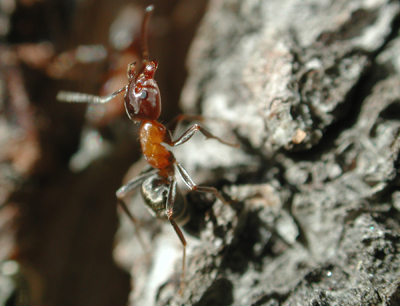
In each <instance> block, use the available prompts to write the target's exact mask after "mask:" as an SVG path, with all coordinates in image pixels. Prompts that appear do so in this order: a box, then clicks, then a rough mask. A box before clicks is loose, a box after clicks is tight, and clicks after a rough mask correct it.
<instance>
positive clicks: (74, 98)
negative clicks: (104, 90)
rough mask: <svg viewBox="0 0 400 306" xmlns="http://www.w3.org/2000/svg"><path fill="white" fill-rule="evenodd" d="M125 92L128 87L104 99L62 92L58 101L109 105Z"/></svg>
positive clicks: (58, 96) (103, 97) (78, 93)
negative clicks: (109, 102)
mask: <svg viewBox="0 0 400 306" xmlns="http://www.w3.org/2000/svg"><path fill="white" fill-rule="evenodd" d="M125 90H126V87H123V88H121V89H118V90H117V91H115V92H113V93H111V94H109V95H107V96H102V97H100V96H95V95H89V94H84V93H80V92H72V91H60V92H59V93H58V94H57V97H56V99H57V100H58V101H62V102H72V103H107V102H108V101H110V100H112V99H114V98H115V97H116V96H117V95H118V94H119V93H120V92H122V91H125Z"/></svg>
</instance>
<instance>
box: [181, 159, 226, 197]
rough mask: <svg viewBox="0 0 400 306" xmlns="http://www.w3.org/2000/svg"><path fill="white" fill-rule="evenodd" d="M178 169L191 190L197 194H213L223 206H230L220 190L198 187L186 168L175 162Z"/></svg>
mask: <svg viewBox="0 0 400 306" xmlns="http://www.w3.org/2000/svg"><path fill="white" fill-rule="evenodd" d="M174 163H175V165H176V167H177V168H178V172H179V174H180V176H181V177H182V180H183V182H184V183H185V184H186V186H188V188H189V189H190V190H193V191H197V192H204V193H213V194H215V196H216V197H217V198H218V199H220V200H221V202H222V203H223V204H228V202H226V201H225V199H224V197H223V196H222V195H221V194H220V193H219V192H218V190H217V189H216V188H214V187H206V186H198V185H196V183H195V182H193V180H192V178H191V177H190V175H189V173H188V172H187V171H186V169H185V168H183V167H182V165H181V164H180V163H178V162H177V161H174Z"/></svg>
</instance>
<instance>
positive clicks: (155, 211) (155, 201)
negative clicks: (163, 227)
mask: <svg viewBox="0 0 400 306" xmlns="http://www.w3.org/2000/svg"><path fill="white" fill-rule="evenodd" d="M169 192H170V183H169V181H168V180H166V179H165V178H162V177H160V176H159V175H158V174H154V175H152V176H150V177H149V178H147V179H146V180H145V181H144V182H143V184H142V187H141V193H142V197H143V200H144V202H145V204H146V207H147V208H148V209H149V211H150V213H151V214H152V215H153V216H154V217H157V218H166V217H167V216H166V214H165V210H166V208H167V207H166V203H168V195H169ZM175 192H176V199H175V203H174V212H173V215H172V217H173V218H174V219H175V220H176V222H177V223H178V224H179V225H181V226H182V225H185V224H186V223H187V222H188V221H189V219H190V215H189V211H188V209H187V203H186V197H184V196H183V195H182V194H181V193H180V192H179V189H178V188H176V190H175Z"/></svg>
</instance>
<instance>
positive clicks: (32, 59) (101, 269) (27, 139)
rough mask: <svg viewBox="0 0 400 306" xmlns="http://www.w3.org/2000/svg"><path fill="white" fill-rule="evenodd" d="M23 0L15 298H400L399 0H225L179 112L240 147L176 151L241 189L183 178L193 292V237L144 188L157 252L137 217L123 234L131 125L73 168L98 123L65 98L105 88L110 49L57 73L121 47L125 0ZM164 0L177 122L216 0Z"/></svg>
mask: <svg viewBox="0 0 400 306" xmlns="http://www.w3.org/2000/svg"><path fill="white" fill-rule="evenodd" d="M11 2H12V1H8V2H7V1H0V3H1V5H2V10H3V11H4V12H2V15H1V16H0V17H1V18H2V20H3V21H4V20H6V21H8V22H9V25H10V28H7V27H4V24H7V23H4V22H3V23H1V24H2V25H3V26H2V27H0V35H1V36H2V41H3V42H4V43H3V44H2V45H1V48H0V81H1V82H0V133H1V135H0V144H1V146H0V203H1V206H0V207H1V209H0V230H1V231H0V243H1V245H0V305H7V306H10V305H28V304H29V305H57V306H58V305H124V304H125V303H126V301H127V300H129V302H128V303H129V305H146V306H148V305H149V306H150V305H196V306H202V305H207V306H209V305H222V306H228V305H268V306H275V305H313V306H314V305H399V304H400V255H399V254H400V253H399V247H400V245H399V244H400V240H399V235H400V232H399V228H400V227H399V219H400V218H399V217H400V192H399V191H398V189H399V188H398V187H399V176H398V170H399V162H398V157H399V149H400V104H399V103H400V55H399V52H398V50H399V48H400V36H399V29H400V4H399V2H398V1H390V0H364V1H361V0H359V1H356V0H335V1H328V0H314V1H311V0H310V1H304V0H281V1H273V0H270V1H260V0H242V1H239V0H210V2H209V3H208V8H207V10H206V13H205V15H204V18H203V20H202V22H201V25H200V28H199V30H198V32H197V34H196V37H195V40H194V41H193V43H192V45H191V49H190V52H189V57H188V58H187V62H186V63H187V67H188V70H189V74H188V78H187V80H186V84H185V86H184V89H183V91H182V94H181V107H182V109H183V110H184V112H186V113H191V114H203V115H204V116H205V117H206V120H205V121H204V125H205V126H206V127H207V128H209V129H210V130H211V131H212V132H214V133H215V134H216V135H218V136H219V137H221V138H223V139H226V140H228V141H232V142H235V141H236V142H238V143H240V148H231V147H227V146H224V145H221V144H219V143H217V142H216V141H215V140H207V141H205V140H204V137H203V136H202V135H197V136H195V137H194V138H193V139H191V140H190V141H188V142H187V143H185V144H184V145H182V146H181V147H178V148H174V154H175V156H176V157H177V160H179V162H180V163H181V164H182V165H183V166H184V167H185V168H186V169H187V170H188V172H189V173H190V175H191V176H192V178H193V180H194V181H195V182H196V183H198V184H200V185H209V186H215V187H217V188H218V189H219V190H220V191H221V192H222V193H223V194H224V196H225V197H226V199H227V200H229V204H228V205H224V204H222V203H221V202H220V201H215V199H214V197H213V196H211V195H209V194H199V193H193V192H187V188H186V186H184V185H181V186H180V189H181V191H182V193H183V194H184V195H185V196H186V198H187V201H188V203H189V209H190V211H191V216H192V218H191V220H190V222H189V223H188V224H186V225H185V226H184V230H185V237H186V238H187V242H188V248H187V266H186V281H185V285H186V286H185V288H184V290H183V292H182V295H179V294H178V291H179V282H180V273H181V264H182V262H181V260H182V246H181V244H180V241H179V239H178V237H177V236H176V234H175V233H174V231H173V229H172V227H171V225H170V224H169V223H168V222H165V221H164V220H156V219H154V218H152V217H151V216H150V214H149V213H148V211H147V210H146V208H145V206H144V205H143V201H142V199H141V195H140V193H138V194H135V195H133V196H132V198H130V199H127V202H128V204H129V207H130V209H131V211H132V212H133V214H134V215H135V217H136V218H137V219H138V220H139V222H140V230H141V234H142V236H143V238H144V239H143V240H144V241H145V245H144V246H141V245H140V244H139V243H138V240H137V237H136V235H135V234H134V228H133V226H132V224H131V223H130V222H129V220H128V219H127V217H126V216H124V215H123V214H121V216H120V227H119V229H118V233H117V236H116V238H115V240H114V233H115V230H116V223H117V218H116V215H115V211H116V210H115V204H116V201H115V195H114V192H115V190H116V189H117V188H118V187H119V186H120V183H121V180H122V177H123V176H124V174H125V173H126V172H127V171H128V168H129V165H131V164H132V162H133V161H134V160H135V159H136V158H138V156H139V149H138V146H137V143H135V140H136V137H137V136H136V134H134V132H133V130H134V128H133V127H134V125H133V124H132V123H131V122H129V121H128V120H127V119H126V118H124V117H123V115H124V114H122V117H119V116H115V118H113V120H112V122H110V123H109V124H108V125H107V126H106V127H104V126H103V127H101V128H98V129H99V131H100V134H99V135H100V136H101V137H102V139H103V141H102V142H101V143H100V145H98V146H97V151H96V152H97V155H95V156H97V157H96V158H95V157H93V156H92V155H90V154H88V152H86V151H85V150H83V149H82V148H81V149H79V152H81V153H82V154H83V156H86V158H87V159H86V163H88V164H87V165H86V168H84V167H81V168H80V169H75V171H72V170H70V168H68V163H69V161H70V159H71V156H72V154H73V153H74V152H76V151H77V150H78V143H79V137H80V136H79V133H80V131H81V129H82V126H84V129H86V128H87V126H88V124H89V123H88V121H89V119H85V117H84V107H82V106H78V105H75V106H73V105H66V104H61V103H57V102H56V101H55V99H54V97H55V95H56V92H57V91H58V90H60V89H64V90H75V91H80V92H87V93H93V94H95V93H97V92H98V89H99V87H100V86H101V84H102V83H104V81H105V80H106V79H107V77H108V76H107V72H106V70H107V69H106V68H105V66H109V64H110V59H109V58H107V59H105V62H102V63H91V64H85V65H81V66H80V65H78V67H73V69H72V71H67V72H68V73H69V74H68V73H67V75H66V76H60V75H57V76H55V75H54V71H53V70H52V69H50V68H49V67H52V68H53V69H55V68H57V67H58V66H57V65H56V64H57V63H58V62H57V54H58V53H59V52H62V51H64V50H66V49H69V48H73V47H76V46H77V45H78V44H89V43H102V44H105V45H108V50H110V49H112V47H111V46H109V43H107V38H108V31H109V29H110V27H111V24H113V21H114V20H116V19H117V18H118V17H117V16H118V14H119V12H121V11H123V10H127V9H128V6H126V5H127V4H126V2H125V1H123V0H119V1H112V2H111V1H93V2H92V1H79V2H77V3H78V4H77V6H76V7H71V6H68V5H67V3H69V2H61V1H59V2H50V1H49V2H47V1H20V2H19V4H18V5H17V6H16V7H12V6H11V7H10V6H7V3H8V4H9V3H11ZM55 3H57V4H55ZM146 4H149V3H146ZM155 4H156V13H155V16H154V18H153V19H152V28H151V31H150V37H151V44H150V46H151V50H150V54H151V57H156V58H157V59H158V61H159V64H160V70H159V71H157V81H158V83H159V85H160V88H161V91H162V97H163V107H164V112H163V118H162V119H163V120H165V121H167V120H168V119H169V118H170V117H171V116H172V115H173V114H174V109H175V107H171V106H172V105H174V103H175V102H176V101H177V100H178V95H179V92H180V90H181V89H180V86H181V85H180V84H182V83H183V78H184V70H183V58H184V57H185V53H186V49H187V46H188V42H189V40H190V37H191V35H192V34H193V33H194V28H195V26H196V22H197V21H198V20H199V19H200V17H201V15H202V13H203V9H204V4H205V1H202V0H199V1H193V0H181V1H170V0H166V1H158V2H156V3H155ZM139 15H140V14H139ZM131 19H132V18H131ZM43 41H46V42H48V43H49V44H41V42H43ZM28 42H29V43H30V44H27V43H28ZM49 46H50V47H51V48H50V49H49ZM109 52H111V51H109ZM61 62H62V60H61ZM62 63H64V64H65V59H64V62H62ZM54 67H55V68H54ZM52 71H53V73H52ZM63 78H64V81H62V79H63ZM60 79H61V81H60ZM65 79H67V80H68V81H65ZM177 133H178V134H179V131H177ZM82 138H83V141H82V143H85V141H84V139H85V138H84V137H82ZM86 143H87V141H86ZM85 152H86V153H85ZM89 153H90V152H89ZM85 154H86V155H85ZM143 167H144V163H143V161H140V162H137V163H135V164H134V165H133V166H132V168H131V169H130V170H129V171H128V174H127V175H126V176H125V179H124V180H125V181H126V180H127V179H129V178H131V177H134V176H135V175H137V174H138V173H140V171H142V169H143ZM178 179H179V178H178ZM113 241H114V242H113ZM113 244H114V251H113V252H114V254H113V256H114V260H115V262H116V263H117V265H118V266H119V267H120V268H117V266H116V264H115V263H114V262H113V258H112V256H111V255H112V253H111V252H112V247H113ZM121 268H122V269H124V270H125V272H123V271H121ZM128 272H129V273H130V276H131V277H129V275H128ZM129 279H131V284H132V289H131V291H130V293H129V290H130V289H129ZM128 294H129V297H128Z"/></svg>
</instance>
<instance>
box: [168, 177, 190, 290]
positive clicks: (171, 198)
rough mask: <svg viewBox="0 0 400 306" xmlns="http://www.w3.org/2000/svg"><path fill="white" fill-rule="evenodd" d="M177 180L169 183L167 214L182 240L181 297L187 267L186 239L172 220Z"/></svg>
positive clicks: (171, 178) (171, 180) (171, 179)
mask: <svg viewBox="0 0 400 306" xmlns="http://www.w3.org/2000/svg"><path fill="white" fill-rule="evenodd" d="M176 185H177V184H176V180H175V178H173V177H170V181H169V191H168V196H167V203H166V214H167V217H168V220H169V222H171V225H172V227H173V228H174V230H175V232H176V234H177V235H178V237H179V239H180V240H181V243H182V246H183V256H182V272H181V285H180V295H182V294H183V289H184V286H185V272H186V271H185V269H186V268H185V267H186V239H185V236H184V235H183V233H182V230H181V229H180V227H179V225H178V224H177V223H176V222H175V220H174V219H173V218H172V215H173V212H174V204H175V202H176V198H177V187H176Z"/></svg>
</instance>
